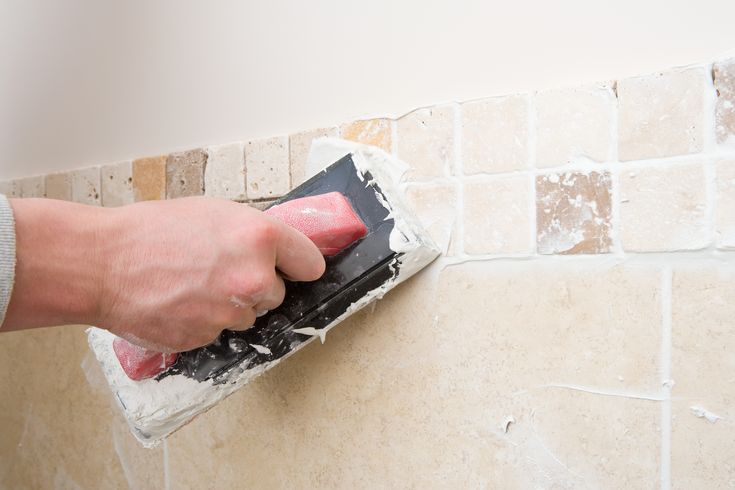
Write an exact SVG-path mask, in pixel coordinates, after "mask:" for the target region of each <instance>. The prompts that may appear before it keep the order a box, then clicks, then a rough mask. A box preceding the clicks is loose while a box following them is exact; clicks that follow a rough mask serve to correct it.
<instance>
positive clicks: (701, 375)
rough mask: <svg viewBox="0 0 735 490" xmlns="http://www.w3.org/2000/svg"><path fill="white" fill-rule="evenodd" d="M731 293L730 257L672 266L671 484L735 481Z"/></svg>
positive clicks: (734, 272)
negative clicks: (709, 261) (724, 260)
mask: <svg viewBox="0 0 735 490" xmlns="http://www.w3.org/2000/svg"><path fill="white" fill-rule="evenodd" d="M732 298H735V267H734V266H733V265H732V264H722V263H719V262H718V263H697V262H693V263H691V264H687V265H682V266H680V267H677V268H676V269H675V270H674V276H673V284H672V301H671V302H672V356H671V357H672V377H673V379H674V386H673V388H672V397H673V400H674V401H673V407H672V415H673V420H672V459H671V469H672V472H671V483H672V488H682V489H684V488H729V487H728V485H731V483H732V482H733V481H735V466H733V465H732V461H733V460H735V446H733V444H732V441H733V440H734V439H735V408H734V406H733V401H735V357H734V356H733V355H732V352H733V351H735V303H733V301H732ZM705 411H706V412H705ZM707 416H709V418H710V420H708V419H707ZM715 417H722V418H721V419H716V418H715Z"/></svg>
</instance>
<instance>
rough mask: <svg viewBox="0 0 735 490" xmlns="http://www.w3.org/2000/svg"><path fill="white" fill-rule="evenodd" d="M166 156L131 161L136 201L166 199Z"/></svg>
mask: <svg viewBox="0 0 735 490" xmlns="http://www.w3.org/2000/svg"><path fill="white" fill-rule="evenodd" d="M167 159H168V156H166V155H161V156H157V157H147V158H139V159H138V160H134V161H133V194H134V195H135V200H136V201H156V200H162V199H166V160H167Z"/></svg>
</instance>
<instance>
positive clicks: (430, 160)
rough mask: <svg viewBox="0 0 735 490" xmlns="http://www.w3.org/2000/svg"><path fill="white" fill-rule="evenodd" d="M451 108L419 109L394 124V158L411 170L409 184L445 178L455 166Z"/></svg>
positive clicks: (408, 173)
mask: <svg viewBox="0 0 735 490" xmlns="http://www.w3.org/2000/svg"><path fill="white" fill-rule="evenodd" d="M454 110H455V109H454V107H452V106H438V107H431V108H428V109H419V110H417V111H414V112H412V113H410V114H408V115H406V116H403V117H402V118H400V119H399V120H398V121H397V123H396V124H397V133H398V143H397V147H396V148H397V154H398V158H400V159H401V160H403V161H404V162H406V163H408V164H409V165H410V166H411V168H410V170H409V171H408V172H407V174H406V179H408V180H409V181H426V180H431V179H433V178H437V177H441V176H443V175H449V174H450V173H451V172H452V169H453V168H454V166H455V158H456V157H455V154H454Z"/></svg>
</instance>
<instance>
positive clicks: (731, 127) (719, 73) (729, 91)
mask: <svg viewBox="0 0 735 490" xmlns="http://www.w3.org/2000/svg"><path fill="white" fill-rule="evenodd" d="M712 78H713V79H714V84H715V89H716V91H717V102H716V105H715V134H716V135H717V141H718V142H719V143H725V142H727V141H730V142H732V143H735V58H731V59H729V60H725V61H722V62H720V63H715V64H714V66H713V67H712Z"/></svg>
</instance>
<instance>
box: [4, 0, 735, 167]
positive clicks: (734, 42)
mask: <svg viewBox="0 0 735 490" xmlns="http://www.w3.org/2000/svg"><path fill="white" fill-rule="evenodd" d="M0 2H2V3H0V66H2V76H0V179H1V178H14V177H20V176H25V175H33V174H40V173H47V172H50V171H53V170H59V169H69V168H75V167H82V166H85V165H93V164H101V163H108V162H114V161H119V160H123V159H127V158H132V157H140V156H145V155H153V154H158V153H162V152H167V151H171V150H175V149H182V148H188V147H192V146H195V145H203V144H214V143H224V142H228V141H232V140H244V139H250V138H257V137H263V136H272V135H276V134H285V133H290V132H293V131H297V130H301V129H310V128H315V127H319V126H324V125H331V124H336V123H339V122H342V121H344V120H349V119H352V118H355V117H358V116H366V115H400V114H402V113H404V112H406V111H408V110H410V109H412V108H415V107H417V106H421V105H427V104H432V103H436V102H444V101H450V100H465V99H470V98H476V97H481V96H488V95H498V94H504V93H511V92H518V91H527V90H533V89H541V88H550V87H557V86H563V85H570V84H578V83H582V82H592V81H597V80H605V79H612V78H618V77H624V76H630V75H635V74H639V73H646V72H650V71H655V70H657V69H662V68H668V67H671V66H678V65H686V64H691V63H694V62H699V61H707V60H711V59H713V58H715V57H717V56H719V55H722V54H723V53H726V52H728V51H731V50H732V48H735V29H734V28H733V27H732V19H733V17H735V2H733V1H732V0H698V1H697V2H692V1H690V0H677V1H664V0H656V1H645V0H619V1H616V2H601V1H590V0H571V1H557V2H542V1H538V2H533V1H529V0H521V1H504V2H498V1H479V0H478V1H474V0H473V1H470V0H466V1H451V0H446V1H433V0H373V1H371V2H366V1H357V0H331V1H330V0H312V1H309V2H303V1H297V0H262V1H259V2H256V1H247V2H243V1H229V0H219V1H217V2H201V1H196V0H160V1H157V0H126V1H124V2H120V1H105V0H65V1H62V2H47V1H42V0H0Z"/></svg>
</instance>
